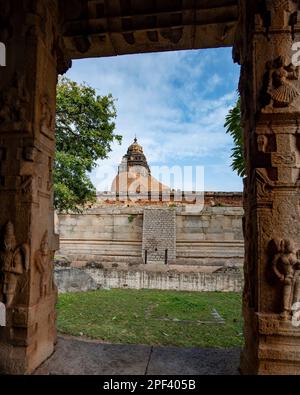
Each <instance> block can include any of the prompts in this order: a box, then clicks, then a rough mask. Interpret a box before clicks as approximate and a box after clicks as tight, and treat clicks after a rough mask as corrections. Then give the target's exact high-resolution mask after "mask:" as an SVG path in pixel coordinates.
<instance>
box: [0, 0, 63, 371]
mask: <svg viewBox="0 0 300 395" xmlns="http://www.w3.org/2000/svg"><path fill="white" fill-rule="evenodd" d="M57 3H58V2H57V0H45V1H30V0H14V1H6V0H0V20H1V23H0V42H4V44H5V45H6V51H7V53H6V65H7V66H6V67H0V302H1V306H2V313H1V314H2V319H1V320H0V321H2V325H3V324H5V326H0V373H7V374H24V373H30V372H32V371H33V370H34V369H35V368H36V367H37V366H39V364H40V363H41V362H43V361H44V360H45V359H46V358H47V357H48V356H50V355H51V353H52V352H53V348H54V343H55V339H56V329H55V302H56V295H57V292H56V288H55V286H54V283H53V277H52V276H53V263H52V262H53V255H54V251H55V249H57V248H58V240H57V238H56V237H55V235H54V215H53V206H52V201H53V199H52V194H53V184H52V166H53V157H54V149H55V141H54V129H55V96H56V82H57V74H58V72H63V71H64V69H65V70H66V68H67V65H68V62H67V61H65V60H64V57H63V56H62V54H63V51H62V44H61V40H60V38H59V24H58V9H57ZM3 305H4V306H5V308H4V309H3ZM3 310H4V311H3ZM5 315H6V317H5Z"/></svg>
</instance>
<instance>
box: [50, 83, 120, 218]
mask: <svg viewBox="0 0 300 395" xmlns="http://www.w3.org/2000/svg"><path fill="white" fill-rule="evenodd" d="M115 118H116V109H115V105H114V99H113V97H112V96H111V95H110V94H109V95H107V96H99V95H97V94H96V91H95V89H93V88H92V87H90V86H89V85H87V84H85V83H84V84H77V83H76V82H73V81H71V80H70V79H68V78H66V77H61V78H60V79H59V81H58V86H57V111H56V157H55V163H54V206H55V208H56V209H57V210H58V211H59V212H62V211H70V210H72V211H74V210H75V211H80V209H81V208H82V206H83V205H84V204H86V203H89V202H94V201H95V199H96V189H95V187H94V186H93V184H92V182H91V180H90V177H89V173H90V172H91V171H92V169H93V168H95V166H96V165H97V160H98V159H105V158H107V157H108V153H109V152H110V151H111V144H112V143H113V142H114V141H115V140H116V141H119V142H120V141H121V139H122V137H121V136H119V135H117V134H115V133H114V130H115V123H114V119H115Z"/></svg>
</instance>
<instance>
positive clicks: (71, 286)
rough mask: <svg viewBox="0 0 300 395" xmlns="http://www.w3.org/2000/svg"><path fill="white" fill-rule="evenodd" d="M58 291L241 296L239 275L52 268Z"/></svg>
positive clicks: (241, 277)
mask: <svg viewBox="0 0 300 395" xmlns="http://www.w3.org/2000/svg"><path fill="white" fill-rule="evenodd" d="M55 282H56V284H57V287H58V290H59V292H61V293H64V292H80V291H87V290H95V289H99V288H131V289H143V288H146V289H161V290H175V291H198V292H199V291H208V292H215V291H219V292H241V290H242V287H243V276H242V273H241V272H240V273H200V272H181V271H177V270H169V271H146V270H117V269H115V270H103V269H99V268H80V269H79V268H56V270H55Z"/></svg>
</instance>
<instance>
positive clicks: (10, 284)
mask: <svg viewBox="0 0 300 395" xmlns="http://www.w3.org/2000/svg"><path fill="white" fill-rule="evenodd" d="M28 269H29V248H28V246H27V245H26V244H22V245H19V246H18V245H17V243H16V238H15V233H14V226H13V224H12V223H11V222H8V223H7V225H6V227H5V232H4V240H3V246H2V250H1V251H0V287H1V292H0V298H1V300H0V301H1V302H3V303H4V304H5V305H6V307H10V306H11V305H12V303H13V301H14V297H15V293H16V291H17V286H18V280H19V277H20V276H21V275H22V274H23V273H25V272H26V271H27V270H28Z"/></svg>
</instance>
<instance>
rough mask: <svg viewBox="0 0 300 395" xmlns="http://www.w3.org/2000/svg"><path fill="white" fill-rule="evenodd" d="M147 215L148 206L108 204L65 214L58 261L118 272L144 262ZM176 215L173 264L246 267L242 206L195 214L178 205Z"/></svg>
mask: <svg viewBox="0 0 300 395" xmlns="http://www.w3.org/2000/svg"><path fill="white" fill-rule="evenodd" d="M144 211H145V207H142V206H140V207H139V206H130V207H127V205H123V206H108V205H106V206H102V207H92V208H90V209H88V210H87V211H86V212H85V213H83V214H72V215H60V216H59V232H60V250H59V252H58V254H57V255H58V257H65V258H67V260H68V261H69V262H70V263H71V265H72V266H74V267H81V266H84V265H86V264H87V263H88V264H93V263H96V264H101V265H103V266H104V267H106V266H108V267H114V268H117V267H119V268H123V267H124V266H125V267H126V266H132V265H138V264H143V263H144V260H143V256H142V242H143V216H144ZM173 212H174V213H175V215H176V261H175V262H170V261H169V264H170V265H173V264H176V265H177V266H191V267H192V266H193V267H194V266H202V267H207V268H208V267H211V268H214V269H215V270H216V269H218V268H221V267H224V266H242V264H243V256H244V242H243V234H242V216H243V209H242V208H241V207H205V208H204V209H203V210H202V211H199V212H193V213H191V212H189V211H187V210H186V208H185V207H175V208H173ZM158 231H159V230H158V229H157V232H158ZM157 232H156V233H157ZM149 266H150V265H149Z"/></svg>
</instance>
